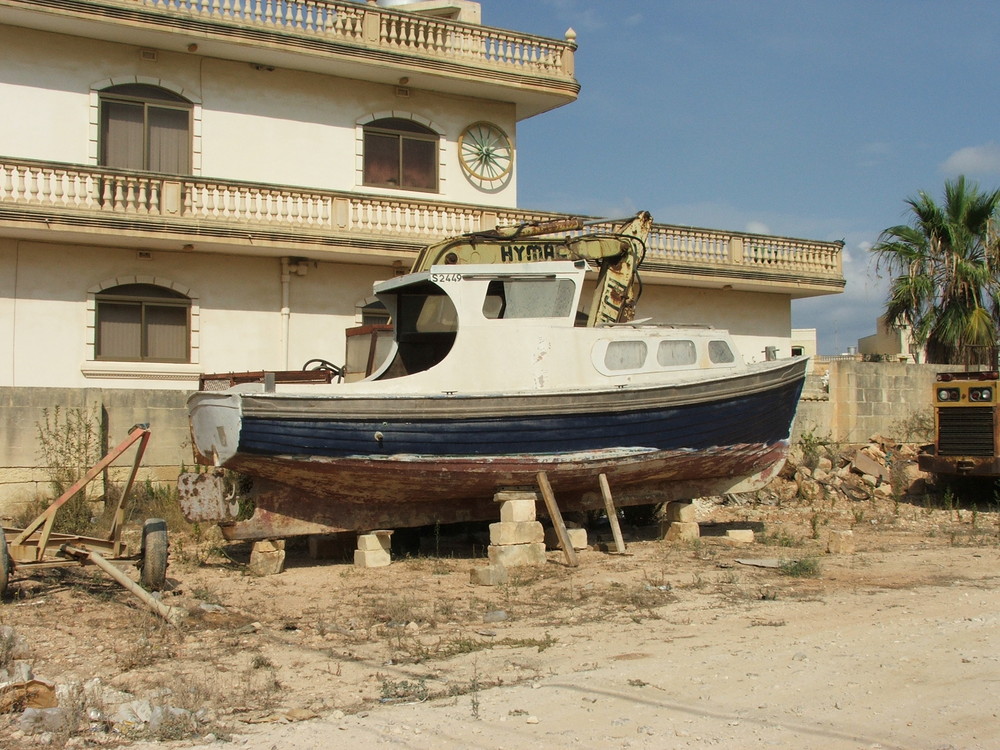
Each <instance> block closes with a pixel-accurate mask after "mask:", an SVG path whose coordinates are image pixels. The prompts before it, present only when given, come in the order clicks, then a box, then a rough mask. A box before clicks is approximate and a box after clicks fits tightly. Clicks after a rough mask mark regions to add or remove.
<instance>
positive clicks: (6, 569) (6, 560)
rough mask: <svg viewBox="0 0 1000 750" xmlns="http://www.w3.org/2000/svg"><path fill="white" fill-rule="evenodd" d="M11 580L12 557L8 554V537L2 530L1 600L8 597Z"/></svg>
mask: <svg viewBox="0 0 1000 750" xmlns="http://www.w3.org/2000/svg"><path fill="white" fill-rule="evenodd" d="M9 579H10V555H9V554H7V537H5V536H4V533H3V529H0V599H3V598H4V596H6V595H7V581H8V580H9Z"/></svg>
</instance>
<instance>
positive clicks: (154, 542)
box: [139, 518, 167, 591]
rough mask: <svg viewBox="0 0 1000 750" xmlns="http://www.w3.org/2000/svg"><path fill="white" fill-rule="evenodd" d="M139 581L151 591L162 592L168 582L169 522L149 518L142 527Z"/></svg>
mask: <svg viewBox="0 0 1000 750" xmlns="http://www.w3.org/2000/svg"><path fill="white" fill-rule="evenodd" d="M139 581H140V582H141V583H142V587H143V588H144V589H148V590H149V591H160V590H161V589H163V586H164V584H166V582H167V522H166V521H164V520H163V519H162V518H148V519H146V523H144V524H143V525H142V567H141V572H140V575H139Z"/></svg>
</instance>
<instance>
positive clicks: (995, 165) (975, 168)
mask: <svg viewBox="0 0 1000 750" xmlns="http://www.w3.org/2000/svg"><path fill="white" fill-rule="evenodd" d="M941 171H942V172H943V173H944V174H946V175H949V176H957V175H960V174H971V175H1000V145H997V144H996V143H986V144H983V145H982V146H966V147H965V148H960V149H959V150H958V151H956V152H955V153H953V154H952V155H951V156H949V157H948V158H947V159H945V161H944V163H943V164H942V165H941Z"/></svg>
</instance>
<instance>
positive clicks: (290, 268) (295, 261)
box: [281, 258, 309, 370]
mask: <svg viewBox="0 0 1000 750" xmlns="http://www.w3.org/2000/svg"><path fill="white" fill-rule="evenodd" d="M308 270H309V262H308V261H307V260H305V259H304V258H282V259H281V358H282V360H283V363H282V369H283V370H288V369H291V368H290V367H289V364H288V351H289V348H290V346H289V339H290V337H291V334H290V332H289V331H290V328H291V325H290V323H291V318H292V304H291V298H292V274H293V273H294V274H295V275H297V276H305V275H306V272H307V271H308Z"/></svg>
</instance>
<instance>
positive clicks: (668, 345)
mask: <svg viewBox="0 0 1000 750" xmlns="http://www.w3.org/2000/svg"><path fill="white" fill-rule="evenodd" d="M697 361H698V352H697V350H696V349H695V346H694V342H693V341H670V340H668V341H661V342H660V345H659V346H658V347H657V349H656V362H657V364H659V365H660V367H682V366H684V365H693V364H694V363H695V362H697Z"/></svg>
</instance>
